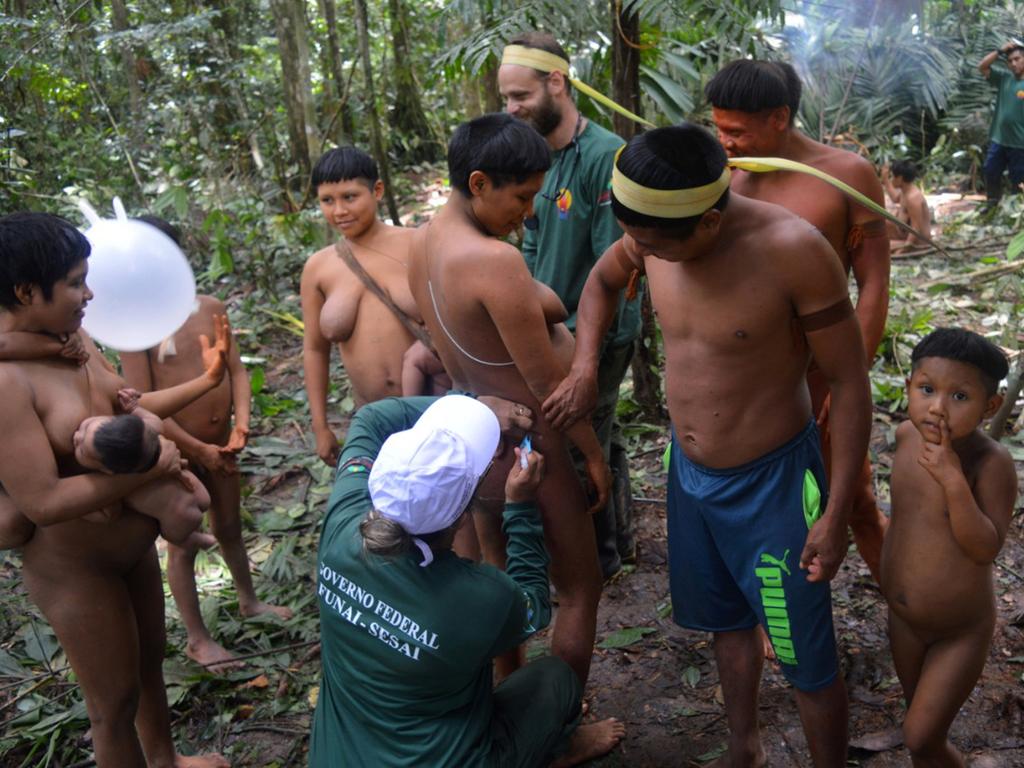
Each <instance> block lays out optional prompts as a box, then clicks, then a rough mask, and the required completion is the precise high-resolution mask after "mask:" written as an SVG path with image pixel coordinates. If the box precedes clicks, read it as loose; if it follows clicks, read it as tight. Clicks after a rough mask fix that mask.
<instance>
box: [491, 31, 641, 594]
mask: <svg viewBox="0 0 1024 768" xmlns="http://www.w3.org/2000/svg"><path fill="white" fill-rule="evenodd" d="M517 52H518V53H519V54H520V55H519V56H518V57H517V56H516V53H517ZM538 54H539V55H538ZM547 57H551V59H550V63H549V61H548V58H547ZM512 62H522V63H512ZM552 65H553V66H552ZM568 67H569V57H568V54H566V52H565V49H563V48H562V46H561V45H559V43H558V41H557V40H555V38H554V37H552V36H551V35H549V34H546V33H542V32H530V33H527V34H524V35H522V36H520V37H518V38H516V39H515V40H512V41H511V42H510V43H509V45H508V47H506V49H505V55H504V57H503V59H502V65H501V67H500V68H499V69H498V88H499V90H500V91H501V96H502V98H503V99H504V100H505V110H506V111H507V112H508V113H509V114H510V115H512V116H513V117H518V118H521V119H523V120H525V121H527V122H528V123H530V124H531V125H533V127H534V128H535V129H536V130H537V131H538V132H539V133H540V134H541V135H542V136H543V137H544V138H545V139H546V140H547V142H548V144H549V145H550V146H551V149H552V150H553V151H554V158H553V161H552V165H551V170H549V171H548V172H547V175H546V176H545V178H544V186H543V187H542V188H541V191H540V194H539V195H537V197H536V198H535V199H534V211H535V216H534V217H533V218H532V220H529V219H528V220H527V222H526V227H527V229H526V234H525V236H524V239H523V256H524V257H525V259H526V264H527V266H528V267H529V268H530V273H531V274H532V275H533V276H534V278H536V279H537V280H539V281H540V282H542V283H544V284H546V285H548V286H550V287H551V288H552V289H553V290H554V291H555V293H556V294H558V297H559V298H560V299H561V300H562V303H563V304H565V308H566V309H567V310H568V311H569V317H568V319H567V320H566V325H567V326H568V327H569V330H571V331H573V332H574V333H575V329H576V305H577V304H579V300H580V294H581V293H582V292H583V285H584V284H585V283H586V281H587V276H588V275H589V274H590V269H591V268H592V267H593V266H594V264H595V263H597V260H598V259H599V258H600V257H601V254H602V253H604V251H605V249H607V248H608V246H610V245H611V244H612V243H614V242H615V241H616V240H618V239H619V238H620V237H621V236H622V230H620V229H619V225H618V224H617V223H616V221H615V217H614V216H613V215H612V212H611V177H612V165H613V163H614V160H615V153H616V152H617V151H618V150H619V148H620V147H621V146H622V145H623V143H624V142H623V141H622V139H621V138H619V137H618V136H616V135H615V134H614V133H612V132H611V131H608V130H605V129H604V128H602V127H601V126H599V125H597V124H595V123H593V122H591V121H589V120H587V119H586V118H584V117H583V115H582V114H580V112H579V110H578V109H577V107H576V104H575V102H574V101H573V98H572V94H571V85H570V83H569V80H568V77H567V75H566V72H568ZM563 69H564V72H563V71H562V70H563ZM640 321H641V318H640V301H639V299H638V298H636V297H635V296H634V297H633V298H632V299H629V300H627V299H626V298H623V299H621V300H620V301H619V307H618V312H617V313H616V316H615V320H614V321H613V322H612V326H611V328H610V329H609V331H608V334H607V335H606V336H605V339H604V346H603V351H602V354H601V362H600V368H599V375H598V376H599V378H598V399H597V405H596V407H595V409H594V413H593V414H592V416H591V421H592V423H593V426H594V431H595V432H596V433H597V437H598V440H600V442H601V445H602V447H603V448H604V455H605V460H606V461H607V462H608V466H609V467H610V468H611V470H612V496H611V498H610V499H609V501H608V504H607V505H606V506H605V508H604V510H602V511H599V512H598V513H597V514H595V516H594V527H595V529H596V534H597V549H598V558H599V559H600V562H601V570H602V572H603V574H604V577H605V578H606V579H607V578H609V577H611V576H613V575H614V574H615V573H616V572H618V571H619V569H620V568H621V567H622V558H627V559H630V558H632V557H633V556H635V545H634V542H633V536H632V532H631V531H630V523H631V519H630V511H629V508H628V507H629V504H630V494H629V470H628V467H627V465H626V454H625V449H624V447H623V446H622V445H621V439H617V438H618V435H617V434H614V433H617V432H618V429H617V428H618V425H617V424H615V406H616V404H617V402H618V399H619V385H620V384H621V383H622V379H623V377H625V375H626V371H627V370H628V368H629V363H630V360H631V359H632V357H633V342H634V341H635V340H636V338H637V336H639V335H640Z"/></svg>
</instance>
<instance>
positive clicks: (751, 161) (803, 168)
mask: <svg viewBox="0 0 1024 768" xmlns="http://www.w3.org/2000/svg"><path fill="white" fill-rule="evenodd" d="M727 165H728V166H729V167H730V168H737V169H739V170H741V171H750V172H751V173H771V172H772V171H795V172H796V173H806V174H808V175H809V176H813V177H815V178H816V179H821V180H822V181H824V182H825V183H826V184H831V185H832V186H833V187H835V188H836V189H838V190H840V191H841V192H843V193H844V194H846V195H848V196H850V197H852V198H853V199H854V200H856V201H857V202H858V203H860V204H861V205H863V206H864V207H865V208H868V209H870V210H872V211H874V212H875V213H877V214H879V215H881V216H884V217H885V218H886V219H888V220H889V221H891V222H892V223H893V224H896V225H897V226H898V227H900V228H901V229H905V230H906V231H907V232H912V233H913V234H915V235H917V237H918V238H919V239H920V240H922V241H924V242H926V243H928V245H930V246H932V247H933V248H935V249H936V250H938V251H939V252H941V253H943V254H945V255H946V256H949V254H948V253H946V251H945V249H943V247H942V246H941V245H939V244H938V243H936V242H935V241H934V240H932V239H931V238H930V237H928V236H927V235H925V234H923V233H921V232H918V231H917V230H916V229H914V228H913V227H912V226H910V225H909V224H907V223H906V222H905V221H903V220H901V219H900V218H899V217H897V216H894V215H893V214H891V213H889V211H887V210H886V209H885V207H884V206H881V205H879V204H878V203H876V202H875V201H874V200H872V199H871V198H870V197H867V196H866V195H864V194H862V193H860V192H858V191H857V190H856V189H854V188H853V187H851V186H850V185H849V184H846V183H845V182H842V181H840V180H839V179H837V178H836V177H835V176H830V175H829V174H827V173H825V172H824V171H819V170H818V169H817V168H814V167H812V166H810V165H807V164H805V163H798V162H796V161H795V160H787V159H785V158H783V157H733V158H730V159H729V160H728V163H727Z"/></svg>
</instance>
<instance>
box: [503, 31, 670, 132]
mask: <svg viewBox="0 0 1024 768" xmlns="http://www.w3.org/2000/svg"><path fill="white" fill-rule="evenodd" d="M501 63H502V64H516V65H518V66H520V67H529V68H530V69H536V70H537V71H539V72H561V73H562V74H563V75H565V76H566V77H567V78H568V80H569V82H570V83H572V84H573V85H574V86H576V87H577V88H578V89H579V90H580V91H582V92H583V93H585V94H586V95H587V96H589V97H590V98H592V99H594V101H597V102H599V103H601V104H603V105H604V106H606V107H608V108H609V109H613V110H615V111H616V112H618V113H619V114H620V115H624V116H626V117H628V118H629V119H630V120H632V121H633V122H635V123H640V125H646V126H647V127H648V128H653V127H654V123H652V122H650V121H649V120H644V119H643V118H642V117H640V116H639V115H637V114H634V113H633V112H630V111H629V110H628V109H626V108H625V107H623V106H621V105H619V104H617V103H616V102H614V101H612V100H611V99H609V98H608V97H607V96H605V95H604V94H603V93H601V92H600V91H598V90H595V89H594V88H591V87H590V86H589V85H587V84H586V83H584V82H582V81H580V80H577V79H576V78H575V77H573V76H572V75H570V74H569V62H568V61H566V60H565V59H563V58H562V57H561V56H558V55H556V54H554V53H549V52H548V51H542V50H540V49H539V48H527V47H526V46H525V45H506V46H505V50H504V51H503V52H502V56H501Z"/></svg>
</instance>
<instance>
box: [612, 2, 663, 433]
mask: <svg viewBox="0 0 1024 768" xmlns="http://www.w3.org/2000/svg"><path fill="white" fill-rule="evenodd" d="M611 12H612V19H613V22H612V23H613V25H614V28H613V29H612V41H613V42H612V98H613V99H614V100H615V101H617V102H618V103H619V104H621V105H622V106H624V107H625V108H626V109H628V110H629V111H630V112H633V113H635V114H637V115H639V114H641V112H640V51H639V50H638V49H637V48H634V47H633V46H632V45H630V43H633V44H636V43H637V42H638V41H639V39H640V17H639V16H638V15H637V14H636V13H635V12H633V11H632V10H631V8H630V7H629V6H628V5H627V4H625V3H623V2H622V0H611ZM616 20H617V22H616ZM612 124H613V125H614V126H615V132H616V133H617V134H619V136H621V137H622V138H624V139H626V140H627V141H628V140H629V139H631V138H632V137H633V136H635V135H636V134H637V133H639V132H640V126H639V125H638V124H637V123H635V122H633V121H632V120H630V119H629V118H628V117H626V116H624V115H620V114H619V113H618V112H616V113H615V114H614V116H613V118H612ZM640 311H641V315H642V317H643V324H642V326H641V330H640V338H639V339H637V344H636V354H635V355H633V398H634V399H635V400H636V402H637V405H639V406H640V410H641V411H642V412H643V415H644V418H645V419H647V420H654V419H658V418H663V417H664V413H665V411H664V407H663V406H662V402H663V397H662V392H661V375H660V370H661V355H660V354H659V353H658V325H657V320H656V319H655V317H654V309H653V308H652V307H651V294H650V291H644V294H643V301H642V302H641V304H640Z"/></svg>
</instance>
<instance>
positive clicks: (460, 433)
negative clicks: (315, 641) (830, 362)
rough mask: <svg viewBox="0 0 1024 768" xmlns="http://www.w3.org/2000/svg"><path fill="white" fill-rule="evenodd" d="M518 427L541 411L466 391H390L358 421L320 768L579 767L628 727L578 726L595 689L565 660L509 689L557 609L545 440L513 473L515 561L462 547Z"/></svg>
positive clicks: (344, 467)
mask: <svg viewBox="0 0 1024 768" xmlns="http://www.w3.org/2000/svg"><path fill="white" fill-rule="evenodd" d="M497 412H501V409H497ZM512 413H513V414H515V413H516V411H515V410H512ZM502 426H504V427H505V431H506V432H508V430H509V429H510V428H511V427H513V426H514V427H516V434H521V432H520V431H519V430H520V429H522V428H523V427H524V426H525V427H529V420H528V419H527V420H526V421H525V422H523V421H522V417H513V419H509V420H506V423H505V424H504V425H502V424H501V423H500V422H499V420H498V418H496V417H495V413H494V412H492V411H491V409H490V408H488V406H487V405H485V404H484V403H483V402H481V401H480V400H475V399H473V398H470V397H465V396H462V395H449V396H446V397H442V398H439V399H433V398H424V397H417V398H402V399H397V398H388V399H386V400H381V401H379V402H376V403H372V404H370V405H367V406H365V407H364V408H362V409H361V410H360V411H359V412H358V413H357V414H356V416H355V418H354V419H353V421H352V424H351V425H350V427H349V431H348V435H347V437H346V441H345V448H344V450H343V451H342V454H341V457H340V459H339V464H340V467H339V470H338V473H337V476H336V479H335V482H334V491H333V493H332V494H331V498H330V500H329V501H328V504H327V514H326V516H325V518H324V525H323V532H322V536H321V539H320V548H319V553H318V556H317V560H318V562H317V572H318V586H317V594H318V603H319V606H320V625H321V632H322V643H323V653H322V654H321V658H322V659H323V679H322V681H321V685H320V695H319V699H318V701H317V707H316V714H315V715H314V720H313V732H312V735H311V738H310V752H309V764H310V766H311V768H327V766H335V765H338V764H339V762H338V760H339V755H344V762H345V764H346V765H348V766H353V767H361V766H367V767H368V768H398V766H460V767H461V766H519V767H521V768H528V767H529V768H533V767H534V766H546V765H549V764H550V765H559V766H566V765H575V764H577V763H579V762H583V761H585V760H589V759H591V758H594V757H597V756H598V755H601V754H604V753H605V752H608V751H609V750H611V749H612V748H613V747H614V746H615V745H616V744H617V743H618V742H619V740H620V739H621V738H622V735H623V733H624V729H623V727H622V725H621V724H620V723H618V722H617V721H616V720H613V719H609V720H606V721H603V722H601V723H593V724H588V725H583V726H578V727H577V725H578V722H579V718H580V701H581V695H582V685H581V682H580V680H579V679H578V677H577V676H576V674H574V672H573V670H572V668H571V667H570V666H569V665H568V664H566V663H565V662H564V661H562V660H561V659H559V658H558V657H556V656H548V657H545V658H541V659H537V660H536V661H533V662H531V663H530V664H527V665H526V666H525V667H523V668H522V669H520V670H518V671H517V672H514V673H513V674H512V675H510V676H509V677H508V678H507V679H505V681H504V682H502V683H501V684H500V685H498V686H497V687H494V683H493V671H492V667H493V664H492V659H493V658H494V656H495V655H497V654H500V653H501V652H503V651H506V650H508V649H511V648H515V647H516V646H517V645H519V644H520V643H522V642H524V641H525V640H526V639H527V638H528V637H530V636H531V635H532V634H534V633H535V632H537V631H539V630H541V629H543V628H544V627H545V626H547V624H548V622H549V621H550V619H551V602H550V593H549V590H548V577H547V566H548V554H547V550H546V549H545V546H544V533H543V528H542V525H541V518H540V513H539V511H538V509H537V505H536V503H535V501H534V499H535V497H536V495H537V489H538V486H539V485H540V482H541V479H542V477H543V474H544V463H545V462H544V458H543V457H542V456H541V455H540V454H539V453H538V452H530V453H526V454H523V453H520V451H519V449H516V451H515V461H514V462H513V463H512V465H511V469H510V470H509V471H508V475H507V479H506V480H505V488H504V496H505V504H504V510H503V513H502V527H503V530H504V533H505V535H506V536H507V537H508V562H507V566H506V569H505V572H504V573H502V572H501V571H498V570H497V569H495V568H493V567H492V566H489V565H481V564H478V563H474V562H471V561H469V560H465V559H463V558H460V557H458V556H457V555H455V553H454V552H452V541H453V540H454V538H455V532H456V530H458V528H459V527H460V526H461V525H462V524H463V523H464V522H465V521H466V518H467V517H468V514H467V512H468V510H469V507H470V505H471V503H472V500H473V497H474V496H475V495H476V493H477V492H478V488H479V486H480V484H481V480H482V479H483V478H484V476H486V475H487V474H488V473H489V472H491V471H494V470H496V469H497V466H496V465H495V464H494V462H493V458H494V454H495V449H496V448H497V446H498V440H499V436H500V432H501V431H502ZM556 758H557V760H558V761H557V762H556V763H552V762H551V761H552V760H554V759H556Z"/></svg>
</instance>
